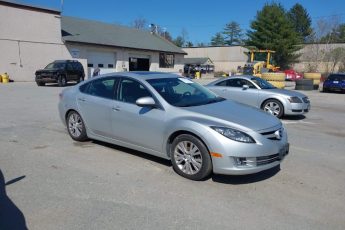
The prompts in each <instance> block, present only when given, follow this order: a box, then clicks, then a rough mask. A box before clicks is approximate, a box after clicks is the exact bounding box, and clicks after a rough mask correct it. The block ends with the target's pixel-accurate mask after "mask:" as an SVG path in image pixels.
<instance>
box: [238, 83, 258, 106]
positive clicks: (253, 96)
mask: <svg viewBox="0 0 345 230" xmlns="http://www.w3.org/2000/svg"><path fill="white" fill-rule="evenodd" d="M236 85H238V87H235V89H234V90H235V91H236V92H237V93H236V95H235V96H236V100H238V101H239V102H241V103H243V104H247V105H250V106H254V107H257V104H258V99H259V92H260V89H258V88H257V87H256V86H255V85H254V84H253V83H252V82H251V81H249V80H247V79H241V81H238V82H237V83H236ZM244 85H247V86H248V88H247V87H243V86H244Z"/></svg>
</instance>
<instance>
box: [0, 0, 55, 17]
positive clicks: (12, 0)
mask: <svg viewBox="0 0 345 230" xmlns="http://www.w3.org/2000/svg"><path fill="white" fill-rule="evenodd" d="M0 5H4V6H10V7H15V8H20V9H26V10H34V11H39V12H45V13H51V14H60V13H61V12H60V10H57V9H53V8H46V7H41V6H36V5H31V4H27V3H22V2H18V1H16V0H0Z"/></svg>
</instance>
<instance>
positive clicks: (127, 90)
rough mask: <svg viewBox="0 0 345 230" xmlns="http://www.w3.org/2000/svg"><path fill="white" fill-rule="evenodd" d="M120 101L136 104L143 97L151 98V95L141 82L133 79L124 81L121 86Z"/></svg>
mask: <svg viewBox="0 0 345 230" xmlns="http://www.w3.org/2000/svg"><path fill="white" fill-rule="evenodd" d="M118 94H119V95H118V99H119V101H123V102H128V103H132V104H135V102H136V101H137V100H138V99H139V98H141V97H151V96H152V95H151V93H150V92H149V91H148V90H147V89H146V88H145V87H144V86H143V85H142V84H140V83H139V82H137V81H135V80H132V79H127V78H125V79H122V80H121V82H120V85H119V93H118Z"/></svg>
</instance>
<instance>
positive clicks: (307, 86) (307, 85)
mask: <svg viewBox="0 0 345 230" xmlns="http://www.w3.org/2000/svg"><path fill="white" fill-rule="evenodd" d="M313 89H314V86H313V80H312V79H301V80H296V86H295V90H313Z"/></svg>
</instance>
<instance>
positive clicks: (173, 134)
mask: <svg viewBox="0 0 345 230" xmlns="http://www.w3.org/2000/svg"><path fill="white" fill-rule="evenodd" d="M182 134H189V135H191V136H194V137H195V138H197V139H199V140H200V141H201V142H202V143H203V144H204V145H205V147H206V149H207V151H208V152H209V153H210V150H209V147H208V145H207V144H206V142H205V141H204V140H203V139H202V138H201V137H200V135H197V134H195V133H194V132H191V131H188V130H177V131H175V132H173V133H172V134H170V135H169V137H168V139H167V142H166V152H167V155H168V157H170V148H171V144H172V143H173V141H174V140H175V138H176V137H178V136H180V135H182ZM211 161H212V157H211Z"/></svg>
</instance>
